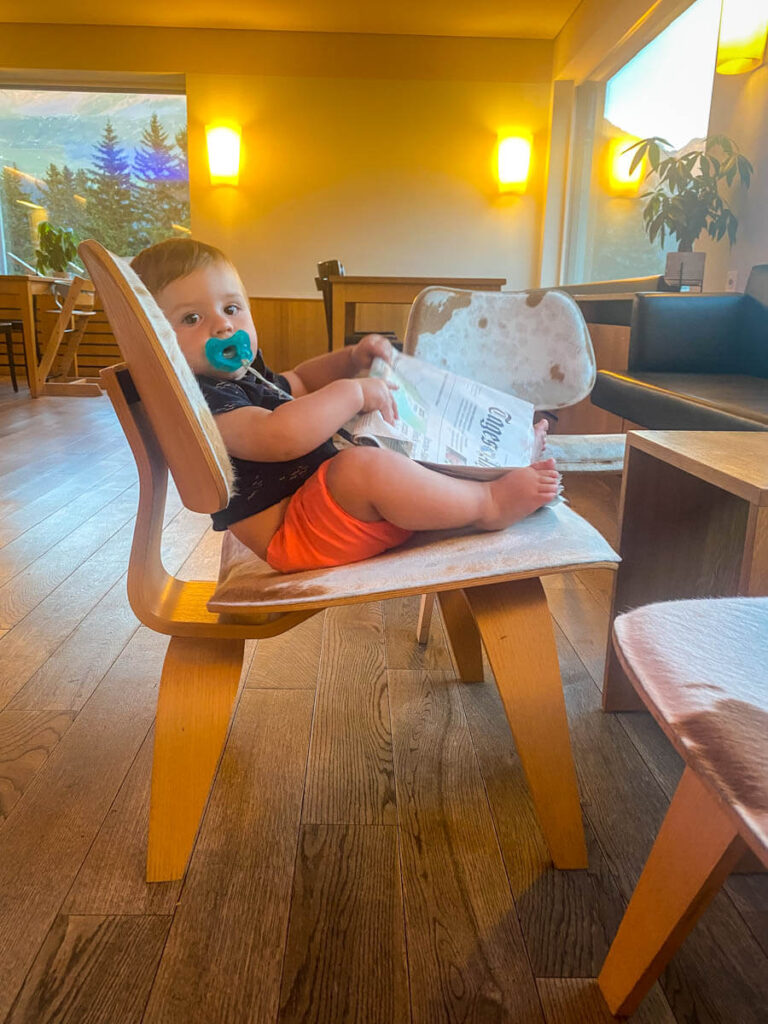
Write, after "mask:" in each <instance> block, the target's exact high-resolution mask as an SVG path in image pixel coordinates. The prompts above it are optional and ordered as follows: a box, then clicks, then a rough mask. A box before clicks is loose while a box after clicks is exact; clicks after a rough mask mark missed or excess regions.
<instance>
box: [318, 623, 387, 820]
mask: <svg viewBox="0 0 768 1024" xmlns="http://www.w3.org/2000/svg"><path fill="white" fill-rule="evenodd" d="M395 820H396V812H395V787H394V778H393V768H392V739H391V732H390V723H389V703H388V700H387V685H386V666H385V662H384V635H383V622H382V616H381V605H380V604H378V603H372V604H365V605H345V606H342V607H339V608H331V609H329V610H328V611H327V612H326V615H325V631H324V636H323V651H322V660H321V664H320V671H319V675H318V679H317V702H316V706H315V716H314V721H313V726H312V743H311V746H310V752H309V765H308V768H307V787H306V794H305V797H304V810H303V813H302V821H303V822H304V824H308V823H310V822H313V823H316V824H329V825H330V824H358V825H388V824H394V823H395Z"/></svg>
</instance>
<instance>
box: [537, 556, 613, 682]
mask: <svg viewBox="0 0 768 1024" xmlns="http://www.w3.org/2000/svg"><path fill="white" fill-rule="evenodd" d="M541 582H542V583H543V584H544V591H545V593H546V595H547V604H548V605H549V610H550V612H551V613H552V617H553V619H554V620H555V622H556V623H557V624H558V625H559V626H560V628H561V629H562V631H563V632H564V633H565V635H566V637H567V638H568V642H569V643H570V644H571V646H572V647H573V649H574V650H575V651H576V653H577V654H578V656H579V658H580V659H581V661H582V662H583V664H584V666H585V667H586V669H587V671H588V672H589V674H590V676H591V677H592V679H593V680H594V681H595V683H596V684H597V685H598V686H600V687H602V685H603V669H604V667H605V652H606V650H607V646H608V615H609V612H608V608H607V607H606V606H605V605H604V604H601V603H600V602H599V601H597V600H596V599H595V598H594V596H593V595H592V594H591V593H590V591H589V590H588V589H587V588H586V587H585V586H584V585H583V584H582V583H580V582H579V580H578V579H577V577H576V575H575V573H562V574H561V575H557V576H545V577H544V578H543V579H542V581H541Z"/></svg>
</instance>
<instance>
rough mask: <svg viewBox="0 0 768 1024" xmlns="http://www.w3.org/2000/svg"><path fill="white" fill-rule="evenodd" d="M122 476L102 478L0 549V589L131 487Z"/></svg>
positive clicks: (110, 475) (115, 472)
mask: <svg viewBox="0 0 768 1024" xmlns="http://www.w3.org/2000/svg"><path fill="white" fill-rule="evenodd" d="M133 482H134V481H133V480H130V479H129V480H126V477H125V475H124V474H123V473H122V472H118V471H117V470H113V471H112V472H111V473H108V474H105V475H104V476H102V477H100V479H99V480H98V481H97V482H96V483H95V484H93V483H92V485H91V487H90V488H89V490H88V491H86V493H85V494H81V495H80V496H79V497H77V498H75V499H74V500H73V501H70V502H68V503H67V504H66V505H64V506H62V508H60V509H58V510H57V511H56V512H53V513H51V515H49V516H48V517H47V518H46V519H44V520H43V521H42V522H41V523H38V524H37V525H36V526H32V527H30V529H28V530H25V531H24V533H22V534H21V536H19V537H16V538H15V540H12V541H11V542H10V543H8V544H6V545H5V546H4V547H3V548H0V585H2V584H4V583H6V582H7V581H8V580H9V579H11V578H12V577H13V576H15V575H16V574H17V573H20V572H22V571H23V570H24V569H26V568H27V566H28V565H31V564H32V563H33V562H34V561H36V559H38V558H40V556H41V555H44V554H45V553H46V551H49V550H50V548H52V547H53V546H54V545H55V544H61V543H62V542H63V541H64V540H65V539H66V538H67V537H69V536H71V534H72V533H73V531H74V530H76V529H77V528H78V527H79V526H82V525H83V523H85V522H87V521H88V520H89V519H91V517H92V516H96V515H98V514H99V513H100V512H101V510H102V509H104V508H105V507H106V506H107V505H109V504H110V502H112V501H114V499H115V498H117V497H119V496H120V495H121V494H122V493H123V492H124V491H126V490H127V489H128V488H129V487H131V486H132V484H133Z"/></svg>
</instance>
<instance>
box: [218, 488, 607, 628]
mask: <svg viewBox="0 0 768 1024" xmlns="http://www.w3.org/2000/svg"><path fill="white" fill-rule="evenodd" d="M618 561H619V557H618V555H617V554H616V552H615V551H614V550H613V549H612V548H611V547H610V545H609V544H608V543H607V542H606V541H605V540H604V539H603V537H602V536H601V535H600V534H599V533H598V532H597V530H595V529H594V527H592V526H590V524H589V523H587V522H586V520H584V519H582V518H581V516H579V515H577V513H576V512H574V511H573V510H572V509H571V508H569V507H568V505H567V504H565V502H561V503H559V504H557V505H555V506H553V507H547V508H542V509H539V510H538V511H537V512H534V513H533V515H531V516H528V518H527V519H524V520H522V522H519V523H516V524H515V525H514V526H511V527H509V528H508V529H506V530H499V531H497V532H494V533H477V532H469V531H468V530H463V531H460V530H459V531H451V532H450V533H449V532H447V531H435V532H431V533H426V532H425V533H420V534H417V535H416V536H414V537H413V538H412V539H411V540H410V541H408V542H407V543H406V544H403V545H402V547H399V548H395V549H394V550H392V551H388V552H386V553H385V554H383V555H378V556H377V557H376V558H369V559H366V560H365V561H362V562H355V563H353V564H352V565H342V566H336V567H334V568H332V569H313V570H309V571H307V572H297V573H290V574H287V575H286V574H283V573H278V572H275V571H274V570H273V569H271V568H270V567H269V566H268V565H267V564H266V563H265V562H263V561H262V560H261V559H260V558H257V557H256V555H254V554H253V552H252V551H250V550H249V549H248V548H246V547H245V546H244V545H243V544H241V543H240V542H239V541H238V540H237V539H236V538H235V537H234V535H233V534H231V533H227V534H226V535H225V537H224V545H223V548H222V555H221V569H220V573H219V582H218V586H217V587H216V590H215V592H214V594H213V596H212V597H211V599H210V600H209V602H208V610H209V611H211V612H215V613H219V614H235V615H236V614H238V613H240V614H248V612H251V611H257V612H272V611H302V610H308V609H313V608H316V609H319V608H326V607H329V606H331V605H338V604H351V603H354V602H356V601H360V600H361V598H362V597H363V596H364V599H365V600H376V599H378V598H384V597H388V596H391V595H395V594H396V595H398V596H401V595H405V594H424V593H427V592H430V591H440V590H455V589H458V588H461V587H472V586H477V585H479V584H481V583H489V582H502V581H504V580H512V579H526V578H530V577H533V576H541V575H545V574H548V573H557V572H567V571H571V570H573V569H576V568H580V567H585V566H590V567H595V566H600V567H614V566H615V564H616V563H617V562H618Z"/></svg>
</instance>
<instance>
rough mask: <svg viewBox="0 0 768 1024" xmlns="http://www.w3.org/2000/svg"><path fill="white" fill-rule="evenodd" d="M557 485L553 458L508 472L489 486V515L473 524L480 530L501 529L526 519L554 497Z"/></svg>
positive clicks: (557, 480)
mask: <svg viewBox="0 0 768 1024" xmlns="http://www.w3.org/2000/svg"><path fill="white" fill-rule="evenodd" d="M559 483H560V474H559V473H558V472H557V470H556V469H555V460H554V459H546V460H545V461H544V462H534V464H533V465H532V466H525V467H523V468H521V469H510V471H509V472H508V473H505V474H504V476H502V477H499V479H498V480H492V481H491V482H490V484H489V485H488V486H489V488H490V492H491V500H490V502H489V508H488V512H487V514H486V515H484V516H483V517H482V519H480V520H478V522H477V524H476V525H477V526H479V527H480V528H481V529H483V530H502V529H503V528H504V527H505V526H510V525H511V524H512V523H516V522H517V521H518V520H519V519H525V517H526V516H529V515H530V514H531V512H535V511H536V509H537V508H541V506H542V505H546V504H547V502H548V501H553V500H554V499H555V498H556V497H557V490H558V485H559Z"/></svg>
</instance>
